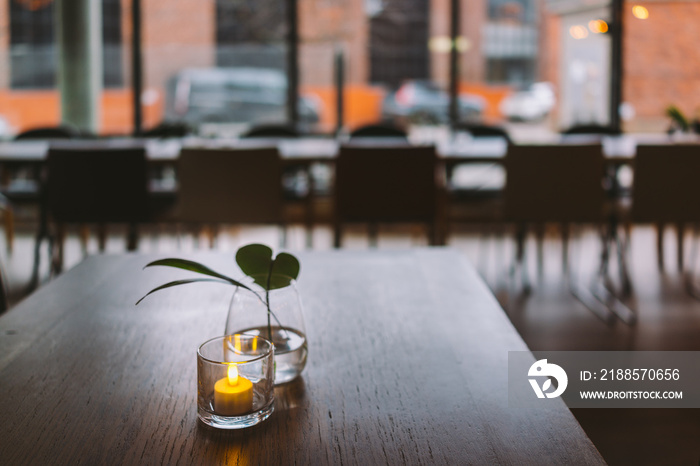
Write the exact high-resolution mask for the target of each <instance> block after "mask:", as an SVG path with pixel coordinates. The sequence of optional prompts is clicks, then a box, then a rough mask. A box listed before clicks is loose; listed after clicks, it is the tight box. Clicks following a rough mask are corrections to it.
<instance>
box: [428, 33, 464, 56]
mask: <svg viewBox="0 0 700 466" xmlns="http://www.w3.org/2000/svg"><path fill="white" fill-rule="evenodd" d="M455 44H456V47H457V51H458V52H466V51H467V50H469V49H470V48H471V42H470V41H469V39H467V38H466V37H463V36H459V37H457V40H456V42H455ZM428 49H429V50H430V51H431V52H435V53H449V52H450V50H451V49H452V39H451V38H450V37H449V36H435V37H431V38H430V40H429V41H428Z"/></svg>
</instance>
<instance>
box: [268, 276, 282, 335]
mask: <svg viewBox="0 0 700 466" xmlns="http://www.w3.org/2000/svg"><path fill="white" fill-rule="evenodd" d="M271 282H272V265H270V271H269V272H268V274H267V286H266V287H265V304H267V339H268V340H270V341H271V342H272V343H273V344H274V343H275V342H274V341H272V322H271V320H270V319H271V318H270V316H271V315H272V308H271V307H270V283H271ZM281 326H282V324H280V327H281Z"/></svg>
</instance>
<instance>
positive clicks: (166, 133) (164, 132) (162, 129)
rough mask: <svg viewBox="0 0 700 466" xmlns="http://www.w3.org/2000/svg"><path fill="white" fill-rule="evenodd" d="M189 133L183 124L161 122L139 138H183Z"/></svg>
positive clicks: (188, 129)
mask: <svg viewBox="0 0 700 466" xmlns="http://www.w3.org/2000/svg"><path fill="white" fill-rule="evenodd" d="M189 133H190V128H189V127H188V126H187V125H186V124H185V123H169V122H162V123H159V124H158V125H156V126H154V127H153V128H149V129H147V130H145V131H144V132H143V133H142V134H141V136H143V137H145V138H183V137H185V136H187V135H188V134H189Z"/></svg>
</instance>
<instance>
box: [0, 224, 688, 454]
mask: <svg viewBox="0 0 700 466" xmlns="http://www.w3.org/2000/svg"><path fill="white" fill-rule="evenodd" d="M487 230H489V229H484V231H487ZM490 230H491V231H490V232H489V233H483V232H482V231H474V230H472V231H462V232H457V233H455V234H454V235H453V236H452V237H451V238H450V241H449V245H450V246H451V247H453V248H455V249H456V250H457V251H459V252H460V253H461V254H464V256H465V257H467V258H469V260H471V261H472V263H474V265H475V266H476V267H477V269H478V270H479V271H480V272H481V274H482V276H483V277H484V279H485V280H486V282H487V283H488V284H489V286H490V287H491V289H492V290H493V291H494V294H495V295H496V296H497V298H498V299H499V301H500V302H501V304H502V305H503V307H504V309H506V312H507V313H508V315H509V317H510V319H511V320H512V322H513V324H514V325H515V327H516V328H517V329H518V331H519V332H520V334H521V335H522V337H523V338H524V339H525V341H526V342H527V344H528V345H529V347H530V348H531V349H532V350H663V351H674V350H693V351H696V350H700V301H697V300H695V299H693V298H691V297H690V296H689V295H688V294H687V293H686V292H685V291H684V288H683V286H682V285H683V283H682V279H681V278H682V277H681V275H680V274H679V273H678V272H677V270H676V262H675V247H676V244H675V235H674V234H670V232H668V234H667V235H666V240H665V243H664V247H665V251H666V259H667V263H666V268H665V272H663V273H662V272H660V271H659V270H658V268H657V265H656V254H655V244H656V243H655V242H656V239H655V233H654V231H653V230H652V229H651V228H645V227H637V228H635V229H634V230H633V233H632V238H631V246H630V262H629V263H630V271H631V275H632V279H633V283H634V293H633V296H632V298H631V299H630V300H629V301H628V304H629V305H630V306H631V307H632V308H633V309H635V310H636V312H637V316H638V322H637V324H636V325H635V326H633V327H630V326H628V325H625V324H623V323H622V322H615V323H613V324H609V323H606V322H604V321H603V320H601V319H600V318H598V317H596V316H595V315H594V314H593V313H592V312H590V311H589V310H588V309H586V307H584V306H583V305H582V304H581V303H580V302H579V301H577V300H576V299H575V298H574V297H573V296H572V295H571V293H570V292H569V291H568V290H569V288H568V284H567V279H566V278H565V274H564V272H563V269H562V264H561V252H562V250H561V243H560V242H559V241H558V236H557V234H556V231H551V232H547V235H546V240H545V245H544V254H543V259H544V260H543V267H542V268H541V271H539V270H538V267H537V261H536V257H537V254H536V248H535V243H534V241H532V240H531V241H530V242H529V243H528V247H527V256H528V257H527V259H528V270H529V275H530V278H531V280H532V285H533V287H532V291H531V293H529V294H528V293H524V292H523V288H522V286H521V285H520V283H519V282H518V281H517V280H510V279H509V274H508V269H509V266H510V264H511V263H512V258H513V246H512V241H511V239H510V238H511V236H510V234H509V232H508V231H507V230H502V231H501V230H499V229H495V230H494V229H490ZM31 233H32V229H31V226H25V228H24V229H22V228H20V231H19V232H18V236H17V238H16V241H15V247H14V252H13V253H12V254H11V255H8V254H7V253H6V252H5V247H4V240H0V260H1V261H2V264H3V266H4V267H5V276H6V278H7V281H8V287H9V289H10V295H11V301H12V302H13V303H16V302H18V301H19V300H21V299H22V298H23V297H24V296H25V291H26V287H27V284H28V281H29V278H30V274H31V267H32V257H33V236H32V234H31ZM421 233H422V232H421V231H420V230H411V229H408V230H407V229H401V228H392V229H385V230H381V231H380V239H379V245H378V247H379V248H406V247H413V246H421V245H425V239H424V237H423V235H422V234H421ZM577 236H578V238H577V239H576V241H574V242H573V244H572V247H571V255H570V257H571V270H572V272H573V274H572V275H573V277H574V278H572V279H571V280H573V281H574V282H575V283H579V284H581V285H582V286H584V287H585V286H587V285H588V284H589V283H590V281H591V279H592V278H593V277H594V276H595V272H596V270H597V265H598V263H599V243H598V238H597V235H596V233H595V232H594V231H590V230H588V231H583V232H579V234H578V235H577ZM691 239H692V238H690V236H688V237H687V238H686V242H687V246H688V247H686V251H687V252H688V254H689V253H690V249H691V248H690V247H689V246H690V242H691ZM249 242H264V243H267V244H270V245H273V246H276V245H278V244H279V242H280V234H279V231H278V230H277V229H275V228H242V229H227V230H224V231H223V233H222V234H221V235H220V237H219V240H218V241H217V245H216V247H217V250H220V251H229V252H231V253H233V252H234V251H235V250H236V249H237V248H238V247H239V246H240V245H242V244H246V243H249ZM305 242H306V238H305V234H304V232H303V230H302V229H300V228H291V229H290V230H289V231H288V245H289V249H290V250H299V249H303V248H304V245H305ZM313 244H314V249H330V248H331V246H332V237H331V232H330V230H329V229H325V228H317V229H316V230H315V231H314V234H313ZM139 247H140V250H141V251H143V252H156V253H163V254H168V255H171V254H172V255H176V254H177V253H178V252H183V251H192V250H195V249H198V248H206V247H208V244H206V241H203V240H200V241H197V240H196V239H195V238H193V237H192V236H189V235H181V236H180V235H176V234H175V231H174V230H173V229H172V228H166V227H162V228H153V229H151V230H149V231H147V232H145V234H144V235H143V236H142V238H141V242H140V246H139ZM344 247H347V248H359V249H364V248H367V247H368V246H367V241H366V237H365V236H364V232H363V230H362V229H358V230H356V231H351V232H350V233H349V234H348V235H347V236H346V237H345V239H344ZM96 249H97V246H96V243H95V242H94V241H92V242H91V243H90V244H89V247H88V252H89V253H96ZM123 250H124V241H123V239H122V236H120V235H114V236H111V237H110V240H109V242H108V245H107V252H122V251H123ZM82 257H83V252H82V250H81V246H80V244H79V242H78V240H77V238H76V237H75V236H71V237H69V239H68V242H67V246H66V267H67V268H70V267H71V266H72V265H75V264H76V263H78V262H79V261H80V260H81V259H82ZM47 267H48V266H47V251H46V248H44V249H43V250H42V266H41V270H42V280H44V281H45V280H47V279H48V277H47V276H46V275H47V272H46V271H47ZM612 272H613V276H614V272H615V270H614V269H613V270H612ZM573 412H574V414H575V415H576V417H577V418H578V420H579V422H580V423H581V425H582V426H583V428H584V429H585V430H586V432H587V433H588V435H589V436H590V438H591V439H592V440H593V442H594V444H595V445H596V446H597V447H598V449H599V450H600V452H601V453H602V455H603V456H604V457H605V459H606V460H607V461H608V462H609V463H610V464H613V465H616V464H621V465H626V464H630V465H632V464H634V465H640V464H664V465H674V464H678V465H698V464H700V410H697V409H678V410H653V409H646V410H644V409H634V410H625V409H578V410H573ZM533 460H535V459H533ZM535 461H536V462H537V463H540V462H539V461H537V460H535ZM540 464H542V463H540Z"/></svg>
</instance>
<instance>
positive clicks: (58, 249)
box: [51, 223, 66, 275]
mask: <svg viewBox="0 0 700 466" xmlns="http://www.w3.org/2000/svg"><path fill="white" fill-rule="evenodd" d="M65 240H66V225H65V224H63V223H59V224H58V225H56V240H55V246H54V247H52V248H51V252H52V254H51V275H58V274H60V273H61V272H62V271H63V247H64V243H65ZM54 248H55V249H54Z"/></svg>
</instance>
